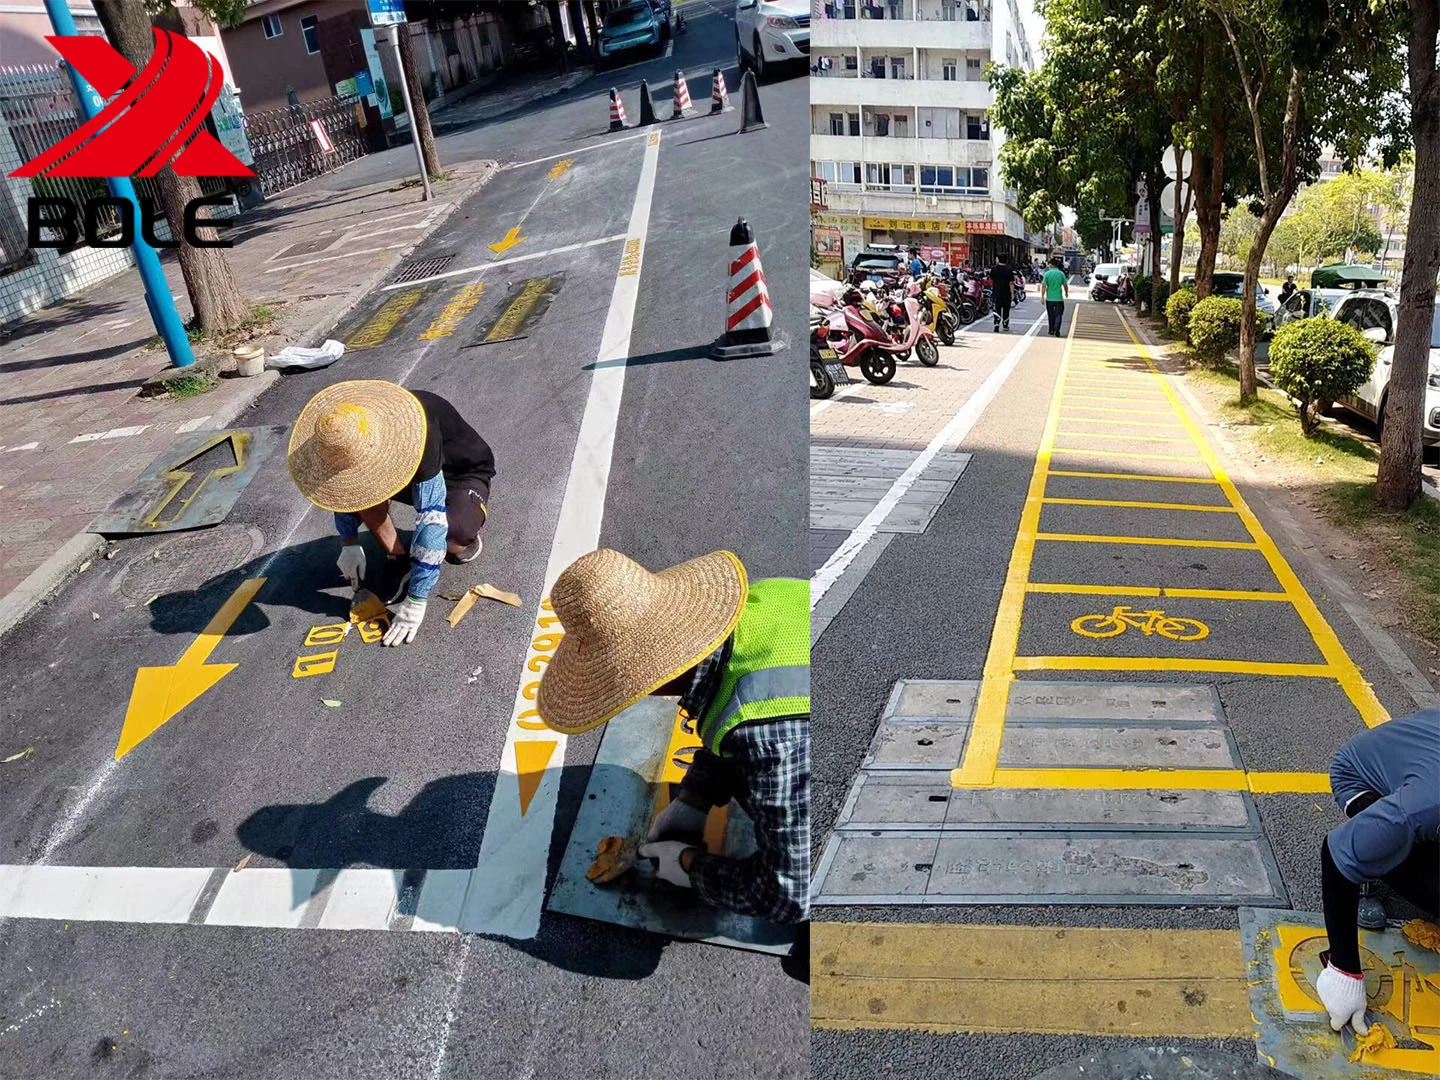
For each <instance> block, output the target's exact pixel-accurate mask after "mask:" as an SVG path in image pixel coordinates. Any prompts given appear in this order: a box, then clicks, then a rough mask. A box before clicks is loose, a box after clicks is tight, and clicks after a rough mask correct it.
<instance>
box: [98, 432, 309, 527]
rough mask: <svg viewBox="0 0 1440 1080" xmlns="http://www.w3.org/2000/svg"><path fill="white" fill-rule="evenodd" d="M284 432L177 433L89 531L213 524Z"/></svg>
mask: <svg viewBox="0 0 1440 1080" xmlns="http://www.w3.org/2000/svg"><path fill="white" fill-rule="evenodd" d="M285 431H286V428H285V427H284V426H273V427H254V428H230V429H229V430H227V431H192V432H189V433H187V434H184V435H181V436H179V437H178V438H177V439H176V440H175V441H174V442H173V443H171V444H170V446H169V447H168V448H167V449H166V450H165V451H164V452H163V453H162V454H160V456H159V457H157V458H156V459H155V460H154V461H152V462H151V463H150V465H149V467H148V468H146V470H145V471H144V472H143V473H141V474H140V477H139V479H137V480H136V481H135V483H134V484H132V485H131V486H130V488H129V490H127V491H126V492H125V493H124V494H123V495H121V496H120V497H119V498H118V499H116V500H115V502H113V503H111V505H110V508H109V509H108V510H106V511H105V512H104V513H102V514H101V515H100V516H99V517H97V518H96V519H95V520H94V521H92V522H91V523H90V529H89V531H90V532H92V533H101V534H103V535H106V536H112V535H126V534H131V533H154V532H173V531H175V530H177V529H198V528H200V527H202V526H204V525H217V524H219V523H220V522H222V521H224V520H225V518H226V517H227V516H229V513H230V510H231V509H232V508H233V507H234V505H235V500H236V499H238V498H239V497H240V493H241V492H242V491H244V490H245V488H246V486H247V485H248V484H249V483H250V481H251V480H253V479H255V474H256V473H257V472H259V471H260V465H261V464H262V463H263V462H264V460H265V459H266V458H267V457H269V456H270V453H271V451H273V450H274V449H275V447H276V446H278V445H280V442H281V440H282V438H283V437H284V435H285Z"/></svg>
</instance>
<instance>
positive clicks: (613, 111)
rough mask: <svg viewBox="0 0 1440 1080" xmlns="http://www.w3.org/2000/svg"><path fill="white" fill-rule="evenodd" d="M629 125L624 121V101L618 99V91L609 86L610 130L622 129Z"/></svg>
mask: <svg viewBox="0 0 1440 1080" xmlns="http://www.w3.org/2000/svg"><path fill="white" fill-rule="evenodd" d="M627 126H629V125H627V124H626V123H625V102H623V101H621V100H620V95H619V93H618V92H617V91H616V90H615V88H614V87H613V86H612V87H611V88H610V130H611V131H624V130H625V128H626V127H627Z"/></svg>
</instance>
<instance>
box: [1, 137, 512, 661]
mask: <svg viewBox="0 0 1440 1080" xmlns="http://www.w3.org/2000/svg"><path fill="white" fill-rule="evenodd" d="M362 160H363V159H362ZM495 168H496V165H495V163H494V162H491V161H470V162H464V163H459V164H455V165H452V166H451V167H450V175H449V178H448V179H447V180H444V181H441V182H438V183H436V184H434V185H433V189H434V195H435V197H434V199H433V201H431V202H428V203H426V202H421V201H420V189H419V187H418V181H417V182H416V183H415V184H414V185H411V184H404V185H400V184H396V183H395V182H393V181H387V182H383V183H376V184H370V185H366V186H362V187H356V188H354V189H352V190H348V191H344V192H339V193H337V192H336V191H334V190H320V189H319V188H318V186H317V185H315V184H314V183H313V182H312V183H307V184H302V185H300V186H298V187H295V188H292V189H291V190H290V191H286V192H283V193H281V194H280V195H279V196H277V197H276V198H274V199H272V200H270V201H269V202H267V203H265V204H264V205H263V206H260V207H257V208H256V209H255V210H254V211H251V212H250V213H247V214H245V215H244V216H242V217H241V218H240V219H238V220H237V222H236V224H235V225H234V226H233V227H232V228H231V229H230V230H229V232H228V236H229V237H230V239H232V240H233V241H234V244H235V247H234V248H233V249H232V250H231V251H230V253H229V254H230V261H231V265H232V266H233V267H234V269H235V273H236V276H237V277H238V278H239V280H240V284H241V288H242V290H243V291H244V292H245V295H246V297H247V299H248V300H249V301H250V302H251V303H252V304H255V305H265V306H266V307H267V308H269V309H270V315H271V318H269V319H268V320H266V321H265V322H264V323H263V324H262V325H259V326H257V327H256V328H255V330H254V331H252V332H251V333H252V337H251V340H253V341H254V342H255V343H257V344H261V345H264V346H265V348H266V350H267V352H270V353H273V352H275V351H278V350H279V349H282V348H284V347H285V346H287V345H302V346H309V345H316V344H319V343H320V342H321V341H323V340H324V339H325V337H326V336H327V335H328V334H329V333H330V331H331V330H332V328H333V327H334V326H335V324H336V323H337V322H338V321H339V320H340V319H341V318H342V317H343V316H344V315H345V313H346V312H348V311H349V310H350V309H351V308H352V307H353V306H354V305H355V304H357V303H358V302H359V301H360V300H361V299H362V298H363V297H364V296H365V295H366V294H367V293H369V292H370V291H372V290H373V289H374V287H375V286H376V285H378V284H379V283H380V281H382V280H383V279H384V278H385V277H386V276H388V275H389V273H390V272H391V270H392V269H393V268H394V266H395V265H396V264H397V263H398V262H400V261H401V260H402V259H403V258H404V257H405V256H406V255H407V254H408V253H409V252H410V251H411V250H412V249H413V248H414V247H415V246H416V245H417V244H419V243H420V241H421V240H422V239H424V238H425V237H426V236H427V235H429V234H430V233H431V232H432V231H433V230H434V229H435V228H437V227H438V226H439V225H440V224H441V222H443V221H444V220H445V218H446V217H448V216H449V214H450V213H451V212H452V211H453V210H454V209H455V208H456V207H457V206H458V205H459V204H460V203H461V202H462V201H463V200H464V199H466V198H467V197H468V196H469V195H471V194H473V193H474V192H475V191H476V190H477V189H478V188H479V187H480V186H481V185H482V184H484V183H485V182H486V181H487V180H488V179H489V178H490V177H491V176H492V175H493V174H494V172H495ZM165 273H166V278H167V280H168V281H169V283H170V288H171V290H172V293H173V295H174V297H175V301H176V304H177V306H178V307H179V309H180V314H181V317H182V318H185V319H188V318H189V317H190V306H189V299H188V297H187V295H186V293H185V286H184V282H183V279H182V278H181V275H180V266H179V263H178V262H177V261H176V260H175V259H174V258H173V257H172V258H167V259H166V260H165ZM241 340H244V335H241ZM238 343H239V341H235V342H230V343H228V346H227V347H225V348H223V349H214V350H213V352H214V353H216V354H219V355H223V357H225V358H227V359H228V355H229V348H230V347H233V345H234V344H238ZM196 352H197V356H203V355H205V350H204V348H203V347H202V346H197V347H196ZM168 364H169V357H168V356H167V355H166V353H165V350H164V348H163V346H161V345H160V344H159V343H158V338H157V337H156V335H155V333H154V327H153V325H152V323H151V321H150V317H149V314H148V313H147V311H146V307H145V296H144V291H143V289H142V287H141V284H140V277H139V275H138V274H137V273H136V272H135V271H133V270H131V271H129V272H127V273H125V274H122V275H120V276H119V277H116V278H112V279H111V280H109V281H107V282H103V283H101V284H100V285H97V286H96V287H94V288H92V289H89V290H87V291H86V292H85V293H84V294H83V295H80V296H77V297H74V298H72V299H70V300H68V301H66V302H65V303H62V304H58V305H56V306H54V307H51V308H48V309H46V310H44V311H40V312H36V313H35V314H34V315H32V316H31V317H29V318H27V319H25V320H23V321H21V322H19V323H16V324H13V325H11V326H8V327H5V328H0V633H4V632H5V631H6V630H8V629H9V628H10V627H11V626H13V625H14V624H15V623H16V622H17V621H19V619H21V618H22V617H23V616H24V615H25V614H26V613H27V612H28V611H29V610H30V609H31V608H32V607H34V605H35V604H37V603H39V602H40V601H41V600H43V599H44V598H45V596H47V595H48V594H49V593H50V592H51V591H53V590H54V588H55V586H57V585H58V584H59V583H60V582H61V581H62V580H63V579H64V578H65V576H66V575H67V574H68V573H69V572H70V571H71V570H72V569H73V568H74V567H75V566H77V565H79V564H80V563H81V562H82V561H83V560H84V559H85V558H87V557H88V556H89V555H90V554H92V553H93V552H95V551H97V550H98V549H99V547H100V545H101V543H102V541H101V539H100V537H98V536H95V535H93V534H90V533H87V532H85V529H86V528H87V527H88V526H89V524H90V522H91V521H92V520H93V519H94V518H95V516H96V515H97V514H99V513H100V511H102V510H104V509H105V508H107V507H108V506H109V505H110V504H111V503H112V502H113V501H114V500H115V499H116V498H117V497H118V496H119V495H120V494H121V492H123V491H124V490H125V489H126V488H127V487H128V486H129V484H130V483H131V482H132V481H133V480H134V479H135V478H136V477H137V476H139V475H140V473H141V472H143V471H144V470H145V468H146V466H147V465H149V464H150V462H151V461H152V460H153V459H154V458H155V457H156V455H157V454H159V453H160V452H161V451H162V450H163V449H164V448H165V447H166V446H168V445H169V444H170V443H171V442H172V441H173V440H174V439H175V437H176V435H177V434H178V433H181V432H187V431H195V430H202V429H207V428H215V429H218V428H221V427H224V426H225V425H227V424H229V423H231V422H232V421H233V420H234V419H235V417H236V416H238V415H240V414H241V413H242V412H244V411H245V409H246V408H247V407H248V406H250V405H251V404H252V403H253V402H254V401H255V400H256V399H257V398H258V397H259V396H260V395H261V394H262V393H263V392H264V391H265V389H266V388H268V387H269V386H270V385H271V384H272V383H273V382H274V381H275V379H276V377H277V373H276V372H273V371H267V372H265V373H264V374H263V375H261V376H258V377H256V378H249V379H241V378H235V377H225V375H226V373H224V372H223V371H222V377H221V378H220V380H219V382H218V383H217V384H216V386H215V387H214V389H212V390H210V391H209V392H207V393H202V394H198V395H197V396H195V397H190V398H176V397H173V396H171V395H162V396H160V397H153V398H140V397H137V393H138V391H139V389H140V387H141V386H142V385H143V384H144V383H145V382H146V381H147V380H148V379H150V378H151V377H152V376H154V375H156V374H157V373H158V372H160V371H161V370H163V369H164V368H165V367H167V366H168ZM229 365H230V368H231V369H232V370H231V372H230V373H229V374H230V375H233V366H234V364H233V360H231V361H229Z"/></svg>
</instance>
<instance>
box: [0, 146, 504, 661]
mask: <svg viewBox="0 0 1440 1080" xmlns="http://www.w3.org/2000/svg"><path fill="white" fill-rule="evenodd" d="M498 171H499V163H498V162H495V161H488V160H487V161H485V162H483V164H482V166H481V168H480V169H479V171H478V172H477V174H476V175H475V176H474V177H473V178H472V179H471V180H470V181H469V182H468V183H467V184H464V185H462V186H460V187H457V188H456V190H455V191H454V192H453V193H451V195H450V205H449V207H448V209H446V211H445V212H444V213H443V214H441V215H439V216H438V217H437V218H436V219H435V222H434V223H433V224H432V225H431V226H430V228H429V229H427V230H426V231H425V232H424V233H423V234H422V235H421V236H418V237H416V239H415V242H414V243H413V244H411V245H410V246H409V247H407V248H404V249H403V250H401V251H399V253H398V257H397V258H396V259H395V261H394V262H392V263H390V264H389V265H388V266H385V267H382V268H381V269H380V270H378V271H376V272H375V273H374V274H372V275H371V276H370V277H369V278H368V279H367V280H366V281H365V282H363V283H362V284H360V285H359V286H357V287H356V289H355V290H354V292H353V293H352V294H351V295H350V296H349V297H347V298H346V299H345V301H344V302H343V304H342V305H337V306H336V307H335V308H332V309H331V310H330V311H329V312H327V313H326V314H325V315H323V316H321V317H320V318H319V319H317V320H315V321H314V322H313V323H312V324H311V325H310V326H309V327H307V328H306V329H305V330H304V331H302V332H301V334H300V337H299V338H298V339H297V340H296V342H295V344H296V345H298V346H300V347H301V348H313V347H314V346H316V345H319V344H320V343H321V342H322V341H324V340H325V338H326V337H327V336H328V335H329V334H330V332H331V331H333V330H334V329H335V327H336V325H338V324H339V322H340V321H341V320H342V319H344V318H345V316H347V315H348V314H350V312H351V311H353V310H354V309H355V308H356V307H358V306H359V304H360V302H361V301H362V300H364V299H365V297H366V296H368V295H370V294H371V293H372V292H374V290H375V289H376V288H377V287H378V286H379V285H380V283H381V282H382V281H384V280H385V279H386V278H387V277H389V276H390V275H391V274H392V273H394V271H395V266H396V265H397V264H398V263H399V262H402V261H404V260H405V259H406V258H408V257H409V255H410V253H411V252H412V251H414V250H415V249H416V248H417V247H419V246H420V245H421V244H423V243H424V242H425V241H426V240H427V239H429V238H430V236H432V235H433V234H434V233H435V231H436V230H437V229H439V228H440V226H442V225H443V224H445V222H446V221H448V220H449V219H450V215H451V214H453V213H454V212H455V211H456V209H458V208H459V206H460V204H461V203H462V202H464V201H465V200H466V199H468V198H469V197H470V196H472V195H473V194H475V192H476V191H478V190H480V188H482V187H484V186H485V185H486V184H487V183H489V182H490V179H491V178H492V177H493V176H494V175H495V174H496V173H497V172H498ZM279 378H280V373H279V372H278V371H275V370H273V369H267V370H266V371H263V372H261V373H260V374H259V375H257V376H255V377H254V378H250V379H246V380H245V381H244V384H245V389H244V390H243V391H242V392H240V393H239V394H237V395H236V396H235V397H234V398H233V399H231V400H230V401H229V402H227V403H226V404H225V405H223V406H221V407H220V408H219V409H218V410H217V411H216V412H215V414H214V415H213V416H212V417H211V422H210V424H209V426H210V427H211V428H212V429H217V430H218V429H219V428H223V427H226V426H228V425H229V424H232V423H234V421H235V418H236V417H238V416H239V415H240V414H241V413H243V412H245V411H246V410H248V409H250V408H251V407H253V406H254V405H255V403H256V402H257V401H259V400H260V397H261V395H262V394H264V393H265V391H267V390H269V389H270V387H272V386H274V385H275V383H276V382H277V381H279ZM104 546H105V538H104V537H102V536H99V535H97V534H95V533H88V532H84V533H80V534H78V535H76V536H72V537H71V538H70V539H69V540H67V541H65V543H63V544H61V545H60V547H59V548H57V549H56V550H55V552H54V553H53V554H52V555H51V556H50V557H49V558H48V559H46V560H45V561H44V562H43V563H41V564H40V565H39V566H37V567H36V568H35V569H34V570H32V571H31V572H30V574H29V575H28V576H27V577H26V578H25V580H24V581H22V582H21V583H20V584H19V585H17V586H15V588H14V589H12V590H11V591H10V592H9V593H7V594H6V595H5V596H3V597H0V637H4V635H6V634H8V633H9V632H10V631H11V630H13V629H14V628H15V627H16V626H18V625H19V624H20V623H21V622H22V621H24V619H25V618H26V616H28V615H29V614H30V613H31V612H32V611H34V610H35V609H36V608H38V607H40V606H41V605H43V604H44V603H45V602H46V601H47V600H49V599H50V597H51V596H52V595H54V593H55V592H56V590H58V589H59V588H60V587H61V586H62V585H64V584H65V583H66V582H68V581H69V580H70V579H71V578H72V577H74V576H75V574H76V573H78V571H79V568H80V564H81V563H83V562H84V561H85V560H86V559H89V558H92V557H94V556H95V555H96V554H98V553H99V552H100V551H101V550H102V549H103V548H104Z"/></svg>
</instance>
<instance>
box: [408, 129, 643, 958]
mask: <svg viewBox="0 0 1440 1080" xmlns="http://www.w3.org/2000/svg"><path fill="white" fill-rule="evenodd" d="M659 160H660V133H659V132H654V133H653V134H652V136H651V138H650V140H649V142H648V145H647V146H646V148H645V161H644V164H643V165H642V166H641V168H640V181H639V183H638V184H637V186H636V190H635V203H634V206H633V208H632V209H631V211H630V228H629V230H628V233H627V241H626V244H625V249H624V252H623V255H622V259H621V262H620V267H619V271H618V275H617V277H616V279H615V288H614V291H613V292H612V293H611V294H610V311H609V313H608V314H607V315H606V317H605V329H604V331H603V332H602V334H601V337H600V351H599V353H598V354H597V356H596V358H595V366H594V371H593V373H592V375H591V378H590V394H589V397H588V398H587V399H586V402H585V414H584V416H583V417H582V418H581V420H580V431H579V434H578V435H577V437H576V440H575V455H574V458H573V459H572V461H571V463H570V476H569V479H568V480H567V482H566V485H565V496H564V498H563V500H562V501H561V503H560V515H559V519H558V521H557V522H556V526H555V539H554V541H553V542H552V545H551V548H550V559H549V562H548V563H547V564H546V567H545V585H544V589H543V590H542V592H541V595H542V596H548V595H549V593H550V588H551V586H552V585H553V584H554V583H555V579H556V578H557V577H559V576H560V572H561V571H562V570H564V569H565V568H566V567H567V566H569V565H570V564H571V563H572V562H574V561H575V560H576V559H577V558H579V557H580V556H581V555H584V554H585V553H586V552H588V551H593V550H594V548H595V546H596V545H597V544H598V543H599V542H600V526H601V523H602V521H603V519H604V515H605V493H606V489H607V487H608V486H609V482H610V462H611V456H612V454H613V452H614V449H615V429H616V427H617V425H618V422H619V418H620V397H621V394H622V392H623V391H624V389H625V368H626V366H627V365H626V363H625V361H627V360H628V359H629V356H630V332H631V329H632V327H633V325H634V321H635V305H636V301H637V300H638V298H639V295H640V270H641V261H642V259H643V258H644V250H645V239H646V235H647V234H648V232H649V229H650V200H651V197H652V196H653V194H654V192H655V174H656V170H657V167H658V164H659ZM616 361H619V362H618V363H617V362H616ZM542 617H543V618H546V623H547V625H545V626H542V625H541V623H540V619H541V618H542ZM533 626H534V634H535V640H536V641H539V640H541V635H547V634H548V635H551V641H546V642H545V643H546V644H547V645H549V648H546V649H536V648H535V646H534V645H533V644H532V646H531V648H530V650H529V655H528V656H527V657H526V669H525V670H524V671H523V672H522V674H521V679H520V686H519V689H518V690H517V691H516V694H515V707H514V710H513V711H512V712H511V720H510V729H509V731H508V732H507V733H506V735H505V749H504V752H503V754H502V756H501V760H500V771H499V773H498V774H497V775H496V777H495V792H494V794H493V795H492V796H491V799H490V811H489V814H488V816H487V817H486V821H485V833H484V837H483V839H482V840H481V842H480V857H479V860H478V861H477V864H476V867H475V871H474V874H473V875H472V876H471V879H470V889H469V892H468V893H467V894H466V897H465V906H464V909H463V910H462V911H461V913H460V928H461V930H463V931H465V932H467V933H486V934H499V935H502V936H504V937H510V938H519V939H522V940H523V939H529V938H533V937H534V936H535V935H536V934H537V933H538V932H539V930H540V909H541V906H542V904H543V902H544V898H545V871H546V864H547V863H548V861H549V858H550V841H551V834H552V833H553V831H554V825H555V803H556V799H557V797H558V796H559V793H560V773H561V769H562V766H563V765H564V763H565V741H566V740H565V737H564V736H563V735H561V734H560V733H558V732H555V731H551V730H550V729H549V728H546V727H545V726H544V725H543V724H542V723H540V721H539V720H538V719H534V718H533V717H534V716H535V706H534V696H535V694H534V691H535V688H536V687H538V686H539V681H538V677H537V676H534V675H532V674H531V673H532V672H538V671H539V670H540V669H541V667H542V666H543V664H542V663H536V659H537V657H544V655H545V654H546V653H548V652H550V651H553V649H554V644H553V635H555V633H556V632H557V630H558V627H556V626H555V625H554V619H553V618H552V617H548V616H547V613H546V612H545V610H544V609H543V608H537V609H536V612H535V622H534V624H533ZM527 717H529V718H527ZM547 743H548V744H553V748H552V749H551V750H550V752H549V756H548V757H544V758H543V768H544V772H543V773H542V775H541V777H540V781H539V785H538V787H536V788H535V789H534V794H533V795H532V796H531V798H530V801H529V804H528V805H527V806H526V807H525V809H523V810H522V809H521V805H520V782H519V770H518V769H517V766H516V760H517V759H516V753H517V747H520V746H524V747H525V749H524V751H523V752H524V753H525V754H526V756H527V760H529V761H530V762H531V766H532V771H533V763H534V761H535V760H537V757H536V755H538V754H540V753H542V752H543V746H544V744H547ZM526 744H529V745H526ZM424 892H425V890H424V889H422V890H421V895H422V896H423V895H424Z"/></svg>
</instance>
